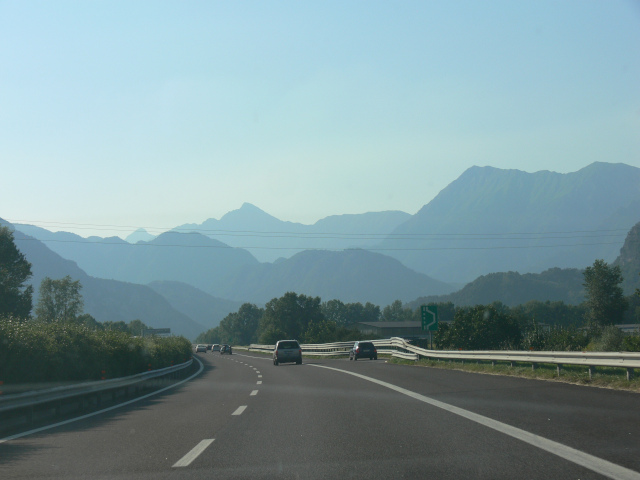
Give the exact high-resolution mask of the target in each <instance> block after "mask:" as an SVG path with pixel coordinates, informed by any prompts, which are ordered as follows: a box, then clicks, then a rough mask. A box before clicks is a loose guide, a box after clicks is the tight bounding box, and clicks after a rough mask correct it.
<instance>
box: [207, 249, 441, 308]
mask: <svg viewBox="0 0 640 480" xmlns="http://www.w3.org/2000/svg"><path fill="white" fill-rule="evenodd" d="M451 290H452V287H451V286H449V285H447V284H445V283H442V282H439V281H437V280H434V279H432V278H430V277H428V276H426V275H424V274H421V273H417V272H414V271H412V270H410V269H408V268H407V267H405V266H404V265H402V264H401V263H400V262H399V261H397V260H395V259H393V258H391V257H387V256H385V255H381V254H378V253H373V252H368V251H366V250H360V249H353V250H345V251H342V252H331V251H326V250H318V251H313V250H308V251H304V252H301V253H298V254H296V255H294V256H293V257H291V258H289V259H285V260H281V261H278V262H275V263H273V264H271V263H263V264H261V265H260V266H258V267H247V268H244V269H243V270H241V271H240V272H238V273H237V274H236V275H235V276H232V277H229V278H226V279H225V280H224V282H223V284H221V285H220V286H219V287H218V291H219V292H220V295H221V296H223V297H224V298H231V299H234V300H241V299H245V300H246V299H249V298H251V299H252V301H254V302H258V303H266V302H267V301H269V300H271V299H272V298H275V297H280V296H282V295H284V294H285V293H286V292H288V291H295V292H297V293H302V294H306V295H311V296H319V297H321V298H322V299H323V300H332V299H338V300H342V301H343V302H362V303H365V302H371V303H374V304H376V305H381V306H385V305H388V304H390V303H392V302H393V301H394V300H398V299H400V300H402V301H408V300H410V299H413V298H416V296H419V295H429V294H430V295H438V294H441V293H447V292H450V291H451Z"/></svg>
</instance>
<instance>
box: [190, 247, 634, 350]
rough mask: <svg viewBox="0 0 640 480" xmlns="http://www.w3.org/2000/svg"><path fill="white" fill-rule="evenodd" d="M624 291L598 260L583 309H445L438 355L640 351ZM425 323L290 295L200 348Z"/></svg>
mask: <svg viewBox="0 0 640 480" xmlns="http://www.w3.org/2000/svg"><path fill="white" fill-rule="evenodd" d="M621 283H622V275H621V273H620V267H619V266H610V265H608V264H607V263H606V262H605V261H604V260H596V261H595V262H594V264H593V265H592V266H590V267H587V268H586V269H585V271H584V287H585V291H586V298H587V300H586V301H585V302H583V303H582V304H580V305H568V304H565V303H564V302H561V301H553V302H551V301H547V302H541V301H537V300H534V301H530V302H527V303H525V304H522V305H518V306H516V307H508V306H506V305H504V304H503V303H501V302H493V303H492V304H490V305H476V306H474V307H459V306H456V305H454V304H453V303H452V302H444V303H438V304H437V306H438V315H439V320H440V328H439V330H438V331H437V332H436V333H435V344H436V347H437V348H440V349H463V350H504V349H516V350H518V349H525V350H529V349H532V350H565V351H566V350H585V349H591V350H608V351H616V350H628V351H640V335H632V336H628V335H624V334H623V333H622V331H621V330H620V329H619V328H617V327H615V326H614V325H615V324H619V323H625V320H627V319H628V317H627V316H626V315H627V311H628V310H632V311H633V312H634V313H635V315H636V317H637V316H638V315H639V314H640V292H636V295H634V296H631V297H626V298H625V297H624V295H623V291H622V287H621V286H620V284H621ZM629 307H632V308H631V309H630V308H629ZM420 320H421V309H420V307H417V308H415V309H412V308H409V307H407V306H405V305H403V304H402V302H401V301H400V300H396V301H395V302H393V303H392V304H390V305H387V306H386V307H384V308H383V309H381V308H380V307H379V306H377V305H373V304H372V303H366V304H365V305H362V304H361V303H343V302H341V301H340V300H329V301H327V302H322V301H321V299H320V298H319V297H308V296H306V295H299V294H297V293H294V292H288V293H286V294H285V295H284V296H282V297H280V298H274V299H273V300H271V301H270V302H268V303H267V304H266V305H265V307H264V308H259V307H257V306H256V305H254V304H250V303H245V304H243V305H242V306H241V307H240V309H239V310H238V311H237V312H234V313H230V314H229V315H227V316H226V317H225V318H224V319H223V320H222V321H221V322H220V325H219V326H218V327H215V328H212V329H210V330H208V331H206V332H204V333H202V334H200V335H199V336H198V337H197V339H196V341H197V342H199V343H231V344H236V345H249V344H251V343H260V344H273V343H275V342H276V341H277V340H280V339H283V338H295V339H298V340H300V341H302V342H303V343H329V342H337V341H348V340H359V339H362V338H361V337H362V334H360V333H359V331H358V330H357V329H356V328H355V324H357V323H359V322H378V321H386V322H404V321H420ZM635 320H636V321H638V319H637V318H635ZM627 323H632V322H627ZM369 339H371V338H369Z"/></svg>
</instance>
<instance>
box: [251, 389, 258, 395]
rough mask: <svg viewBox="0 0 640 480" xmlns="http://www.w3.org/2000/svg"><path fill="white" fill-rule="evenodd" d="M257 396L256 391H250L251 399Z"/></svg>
mask: <svg viewBox="0 0 640 480" xmlns="http://www.w3.org/2000/svg"><path fill="white" fill-rule="evenodd" d="M257 394H258V390H252V391H251V395H250V396H251V397H253V396H255V395H257Z"/></svg>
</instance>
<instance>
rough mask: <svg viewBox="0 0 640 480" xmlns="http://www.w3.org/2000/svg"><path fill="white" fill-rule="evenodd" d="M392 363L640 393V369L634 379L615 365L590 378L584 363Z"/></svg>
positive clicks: (395, 360)
mask: <svg viewBox="0 0 640 480" xmlns="http://www.w3.org/2000/svg"><path fill="white" fill-rule="evenodd" d="M389 363H395V364H403V365H416V366H421V367H433V368H444V369H449V370H462V371H465V372H472V373H482V374H488V375H508V376H514V377H522V378H532V379H537V380H549V381H557V382H564V383H573V384H577V385H590V386H594V387H604V388H613V389H617V390H630V391H633V392H638V393H640V376H639V374H640V372H639V371H638V370H636V371H635V375H634V378H632V379H631V380H630V381H628V380H627V377H626V369H624V368H614V367H597V368H596V370H595V373H594V374H593V375H592V376H591V378H589V371H588V369H587V367H585V366H582V365H563V367H562V369H561V370H560V375H558V371H557V367H556V365H552V364H538V365H537V367H536V369H535V370H534V369H532V368H531V364H530V363H515V364H514V366H513V367H512V366H510V364H509V363H502V362H496V364H495V366H492V365H491V363H490V362H481V363H476V362H470V361H466V362H464V363H463V362H449V361H439V362H438V361H436V360H428V359H420V360H418V361H413V360H402V359H399V358H393V357H391V358H390V359H389Z"/></svg>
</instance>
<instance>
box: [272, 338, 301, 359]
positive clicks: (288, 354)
mask: <svg viewBox="0 0 640 480" xmlns="http://www.w3.org/2000/svg"><path fill="white" fill-rule="evenodd" d="M286 362H296V363H297V364H298V365H300V364H301V363H302V348H300V344H299V343H298V341H297V340H278V341H277V342H276V346H275V348H274V349H273V364H274V365H278V364H280V363H286Z"/></svg>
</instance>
